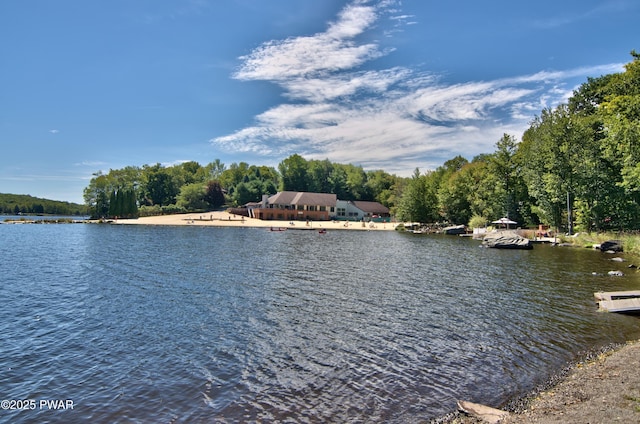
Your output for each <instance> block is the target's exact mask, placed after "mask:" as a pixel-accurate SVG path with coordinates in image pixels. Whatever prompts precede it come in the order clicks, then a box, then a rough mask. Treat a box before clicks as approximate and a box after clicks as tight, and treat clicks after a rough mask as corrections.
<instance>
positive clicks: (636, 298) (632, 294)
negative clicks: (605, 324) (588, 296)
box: [593, 290, 640, 313]
mask: <svg viewBox="0 0 640 424" xmlns="http://www.w3.org/2000/svg"><path fill="white" fill-rule="evenodd" d="M593 296H594V297H595V298H596V302H597V303H598V310H599V311H603V312H626V313H640V290H630V291H617V292H596V293H594V294H593Z"/></svg>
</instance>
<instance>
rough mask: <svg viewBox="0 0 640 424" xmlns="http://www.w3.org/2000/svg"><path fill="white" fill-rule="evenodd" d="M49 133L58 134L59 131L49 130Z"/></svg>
mask: <svg viewBox="0 0 640 424" xmlns="http://www.w3.org/2000/svg"><path fill="white" fill-rule="evenodd" d="M49 132H50V133H51V134H58V133H59V132H60V131H59V130H49Z"/></svg>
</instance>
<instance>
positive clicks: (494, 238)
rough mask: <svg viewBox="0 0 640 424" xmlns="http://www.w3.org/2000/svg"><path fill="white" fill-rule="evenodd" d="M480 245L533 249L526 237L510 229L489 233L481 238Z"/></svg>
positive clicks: (497, 247) (496, 247) (498, 247)
mask: <svg viewBox="0 0 640 424" xmlns="http://www.w3.org/2000/svg"><path fill="white" fill-rule="evenodd" d="M482 245H483V246H486V247H492V248H495V249H533V245H532V244H531V241H530V240H529V239H528V238H525V237H522V236H520V235H518V234H516V233H514V232H510V231H500V232H497V233H489V234H487V235H485V236H484V239H482Z"/></svg>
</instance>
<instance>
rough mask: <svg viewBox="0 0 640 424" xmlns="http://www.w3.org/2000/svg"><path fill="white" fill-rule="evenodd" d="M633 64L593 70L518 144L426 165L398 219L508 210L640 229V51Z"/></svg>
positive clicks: (590, 226)
mask: <svg viewBox="0 0 640 424" xmlns="http://www.w3.org/2000/svg"><path fill="white" fill-rule="evenodd" d="M631 55H632V57H633V60H632V61H631V62H630V63H628V64H626V65H625V71H624V72H622V73H617V74H610V75H604V76H601V77H598V78H588V79H587V82H585V83H583V84H582V85H581V86H580V87H579V88H578V89H577V90H575V91H574V92H573V95H572V96H571V97H570V98H569V99H568V101H567V102H566V103H564V104H561V105H559V106H557V107H555V108H547V109H544V110H543V111H542V112H541V114H540V115H539V116H536V117H535V118H534V119H533V121H532V122H531V124H530V127H529V128H528V129H527V130H526V131H525V133H524V134H523V137H522V140H521V141H520V142H518V141H517V140H516V139H515V138H514V137H513V136H510V135H508V134H505V135H504V136H503V137H502V138H501V139H500V140H498V141H497V143H496V151H495V152H494V153H491V154H483V155H479V156H478V157H476V158H473V160H472V161H471V162H468V161H467V160H466V159H464V158H462V157H457V158H454V159H452V160H450V161H448V162H446V163H445V164H444V165H443V166H442V167H440V168H438V169H437V170H435V171H431V172H427V173H426V174H420V172H419V171H418V170H416V172H415V173H414V175H413V177H412V178H411V179H410V181H409V182H408V183H407V186H406V189H405V190H404V191H403V194H402V197H401V200H400V202H399V204H398V211H397V214H398V217H399V218H401V219H411V220H415V221H422V222H429V221H432V220H437V219H442V218H444V219H445V220H448V221H451V222H456V223H467V222H469V221H471V220H473V222H474V223H482V222H486V221H487V220H489V219H496V218H498V217H500V216H508V217H510V218H511V219H513V220H515V221H518V222H519V223H522V224H524V225H536V224H538V223H544V224H548V225H551V226H553V227H555V228H558V229H561V230H563V231H568V232H572V231H574V230H579V231H601V230H637V229H639V228H640V207H639V205H640V204H639V201H640V55H639V54H638V53H636V52H635V51H632V52H631Z"/></svg>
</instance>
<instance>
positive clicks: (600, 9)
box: [533, 0, 638, 29]
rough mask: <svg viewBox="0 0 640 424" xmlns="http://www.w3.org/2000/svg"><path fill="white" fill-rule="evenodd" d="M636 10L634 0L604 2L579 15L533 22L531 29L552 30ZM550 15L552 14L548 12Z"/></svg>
mask: <svg viewBox="0 0 640 424" xmlns="http://www.w3.org/2000/svg"><path fill="white" fill-rule="evenodd" d="M637 8H638V2H637V1H635V0H606V1H603V2H601V3H600V4H598V5H597V6H595V7H593V8H591V9H588V10H586V11H582V12H580V13H575V14H572V15H564V16H555V15H553V16H550V17H549V18H547V19H538V20H536V21H534V22H533V27H534V28H540V29H553V28H557V27H561V26H565V25H571V24H573V23H577V22H582V21H585V20H588V19H592V18H593V19H597V20H601V19H606V18H605V17H604V16H605V15H608V14H610V13H611V12H621V11H630V10H633V9H637ZM550 13H553V12H552V11H550Z"/></svg>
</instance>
